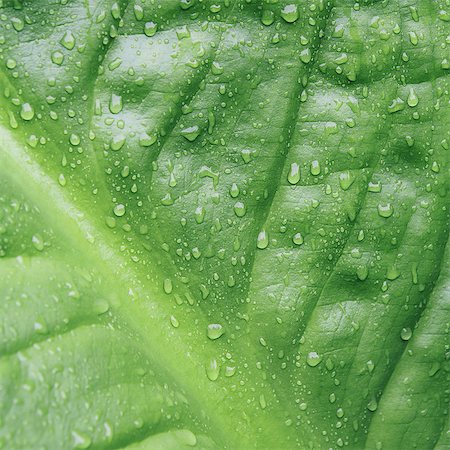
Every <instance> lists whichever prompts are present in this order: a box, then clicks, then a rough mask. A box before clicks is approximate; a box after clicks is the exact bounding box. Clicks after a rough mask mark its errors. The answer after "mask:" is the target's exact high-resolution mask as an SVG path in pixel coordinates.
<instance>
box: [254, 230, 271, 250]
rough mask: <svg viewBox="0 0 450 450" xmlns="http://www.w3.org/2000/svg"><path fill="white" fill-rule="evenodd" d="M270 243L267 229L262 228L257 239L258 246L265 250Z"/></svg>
mask: <svg viewBox="0 0 450 450" xmlns="http://www.w3.org/2000/svg"><path fill="white" fill-rule="evenodd" d="M268 245H269V237H268V236H267V233H266V232H265V230H262V231H260V232H259V234H258V238H257V240H256V246H257V247H258V248H259V249H261V250H263V249H265V248H266V247H267V246H268Z"/></svg>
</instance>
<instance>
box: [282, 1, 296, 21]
mask: <svg viewBox="0 0 450 450" xmlns="http://www.w3.org/2000/svg"><path fill="white" fill-rule="evenodd" d="M281 17H282V18H283V19H284V20H285V21H286V22H287V23H293V22H295V21H296V20H297V19H298V17H299V15H298V8H297V5H296V4H294V3H291V4H289V5H286V6H284V7H283V9H282V10H281Z"/></svg>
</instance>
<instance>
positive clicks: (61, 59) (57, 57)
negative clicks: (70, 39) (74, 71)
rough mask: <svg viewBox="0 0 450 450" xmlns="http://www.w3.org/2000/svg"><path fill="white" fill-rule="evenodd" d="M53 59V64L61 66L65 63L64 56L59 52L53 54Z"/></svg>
mask: <svg viewBox="0 0 450 450" xmlns="http://www.w3.org/2000/svg"><path fill="white" fill-rule="evenodd" d="M51 59H52V63H53V64H57V65H58V66H60V65H61V64H62V63H63V62H64V54H63V53H61V52H60V51H59V50H56V51H54V52H52V54H51Z"/></svg>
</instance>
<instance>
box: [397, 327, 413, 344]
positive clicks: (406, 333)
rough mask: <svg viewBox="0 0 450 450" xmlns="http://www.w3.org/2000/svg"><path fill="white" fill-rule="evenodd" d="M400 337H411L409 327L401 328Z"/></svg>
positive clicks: (407, 339)
mask: <svg viewBox="0 0 450 450" xmlns="http://www.w3.org/2000/svg"><path fill="white" fill-rule="evenodd" d="M400 337H401V339H402V340H403V341H409V340H410V339H411V337H412V331H411V328H409V327H406V328H402V330H401V331H400Z"/></svg>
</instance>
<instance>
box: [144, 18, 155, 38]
mask: <svg viewBox="0 0 450 450" xmlns="http://www.w3.org/2000/svg"><path fill="white" fill-rule="evenodd" d="M157 29H158V25H156V23H154V22H147V23H146V24H145V25H144V34H145V35H146V36H148V37H152V36H154V35H155V34H156V31H157Z"/></svg>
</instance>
